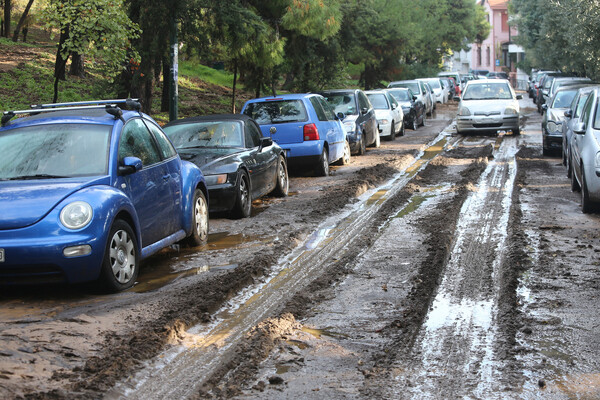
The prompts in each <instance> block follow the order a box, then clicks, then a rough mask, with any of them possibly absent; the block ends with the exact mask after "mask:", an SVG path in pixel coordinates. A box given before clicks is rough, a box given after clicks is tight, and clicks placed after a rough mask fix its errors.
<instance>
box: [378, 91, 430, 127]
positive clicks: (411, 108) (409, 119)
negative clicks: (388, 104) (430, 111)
mask: <svg viewBox="0 0 600 400" xmlns="http://www.w3.org/2000/svg"><path fill="white" fill-rule="evenodd" d="M387 91H388V92H389V93H391V94H392V96H394V98H395V99H396V101H397V102H398V103H399V104H400V106H401V107H402V113H403V114H404V126H407V127H409V128H410V129H412V130H413V131H416V130H417V127H419V126H423V125H425V106H424V105H423V102H422V101H420V100H419V99H418V98H417V96H416V95H415V94H414V93H413V92H412V90H410V89H407V88H393V89H387Z"/></svg>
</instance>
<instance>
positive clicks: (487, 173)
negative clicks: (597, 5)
mask: <svg viewBox="0 0 600 400" xmlns="http://www.w3.org/2000/svg"><path fill="white" fill-rule="evenodd" d="M533 106H534V105H533V103H531V101H530V100H528V99H525V100H523V101H522V114H523V130H522V134H521V135H520V136H513V135H511V134H504V133H500V134H499V135H489V136H476V137H462V136H458V135H456V134H455V131H454V128H453V125H452V119H453V117H454V114H455V112H456V105H450V106H442V107H439V108H438V111H437V113H436V114H435V115H434V116H433V118H431V119H429V120H427V122H426V126H425V127H423V128H420V129H419V130H417V131H411V130H406V135H405V136H404V137H399V138H397V139H396V140H395V141H392V142H385V141H384V142H382V145H381V147H380V148H377V149H375V148H371V149H369V151H368V152H367V154H366V155H365V156H362V157H353V159H352V163H351V164H350V165H349V166H346V167H336V168H333V172H332V175H331V176H329V177H326V178H313V177H309V176H298V175H295V176H292V178H291V186H290V191H291V193H290V196H289V197H287V198H285V199H276V198H265V199H263V200H261V201H256V202H255V203H254V204H253V216H252V217H251V218H248V219H244V220H230V219H227V218H223V217H222V216H219V215H215V216H212V217H213V218H211V221H210V222H211V227H210V231H211V235H210V238H209V243H208V244H207V245H206V246H204V247H203V248H196V249H185V248H177V247H174V248H171V249H168V250H165V251H163V252H161V253H159V254H158V255H156V256H154V257H152V258H150V259H149V260H147V262H145V263H144V264H143V267H142V270H141V272H140V277H139V282H138V284H137V285H136V286H135V287H134V288H133V289H132V290H130V291H128V292H125V293H121V294H118V295H110V296H107V295H102V294H100V293H97V292H96V291H95V289H94V287H93V286H89V285H83V286H75V287H73V286H67V287H64V286H61V287H56V286H54V287H33V288H8V289H7V288H3V289H2V294H1V295H0V339H1V343H2V344H1V347H0V396H1V397H2V398H110V399H117V398H134V399H137V398H144V399H162V398H261V399H262V398H273V399H276V398H277V399H278V398H301V397H302V398H306V397H308V398H334V399H338V398H339V399H342V398H403V399H404V398H406V399H448V398H486V399H488V398H493V399H496V398H498V399H513V398H525V399H536V398H541V397H543V398H551V399H571V398H578V399H588V398H589V399H592V398H600V365H599V364H600V361H598V360H600V354H599V353H600V343H599V342H600V339H599V335H597V334H596V332H597V329H599V326H600V317H599V316H598V314H597V312H596V309H597V304H598V297H599V293H600V291H599V290H600V283H599V282H600V280H599V279H598V278H599V275H600V273H599V272H598V269H599V268H598V266H599V264H600V258H599V257H598V252H599V251H600V246H599V243H598V241H599V240H600V233H599V229H598V228H599V227H600V215H598V214H591V215H590V214H586V215H584V214H582V213H581V210H580V207H579V195H578V194H577V193H572V192H571V191H570V187H569V181H568V179H567V178H566V173H565V169H564V167H563V166H562V165H561V164H560V158H559V155H557V156H556V157H542V151H541V133H540V130H539V129H540V128H539V127H540V121H541V118H540V116H539V115H538V114H537V113H536V112H535V110H534V108H533Z"/></svg>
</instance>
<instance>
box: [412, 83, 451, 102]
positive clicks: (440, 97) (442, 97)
mask: <svg viewBox="0 0 600 400" xmlns="http://www.w3.org/2000/svg"><path fill="white" fill-rule="evenodd" d="M418 80H419V81H421V82H427V83H428V84H429V86H431V88H432V89H433V93H434V94H435V101H436V102H437V103H442V104H444V103H447V102H448V94H449V88H448V87H446V86H444V84H443V83H442V81H441V79H440V78H422V79H418Z"/></svg>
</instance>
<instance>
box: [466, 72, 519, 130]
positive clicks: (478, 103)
mask: <svg viewBox="0 0 600 400" xmlns="http://www.w3.org/2000/svg"><path fill="white" fill-rule="evenodd" d="M521 98H522V96H521V95H515V91H514V90H513V88H512V86H510V83H509V82H508V81H507V80H506V79H478V80H474V81H469V82H468V83H467V86H466V87H465V91H464V93H463V95H462V98H461V100H460V103H459V104H458V116H457V118H456V131H457V132H458V133H469V132H482V131H496V132H497V131H507V130H511V131H512V132H513V134H515V135H518V134H519V133H520V130H519V112H520V109H519V101H518V100H520V99H521Z"/></svg>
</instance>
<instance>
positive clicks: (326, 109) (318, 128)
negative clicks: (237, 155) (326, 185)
mask: <svg viewBox="0 0 600 400" xmlns="http://www.w3.org/2000/svg"><path fill="white" fill-rule="evenodd" d="M242 114H246V115H248V116H250V117H251V118H253V119H254V120H255V121H256V122H257V123H258V124H259V125H260V129H261V131H262V133H263V136H267V137H271V138H272V139H273V141H274V142H275V143H277V144H278V145H279V146H281V148H282V149H284V150H285V152H286V157H287V161H288V165H289V166H290V167H292V166H298V167H300V168H309V169H312V170H314V171H315V173H316V174H317V175H318V176H327V175H329V164H332V163H334V162H340V163H344V162H345V160H349V159H348V158H347V156H348V155H349V154H350V144H349V143H348V141H347V139H346V130H345V128H344V125H342V120H343V119H344V118H345V117H346V116H345V115H344V114H343V113H339V114H335V113H334V112H333V109H332V108H331V106H330V105H329V103H327V101H326V100H325V99H324V98H323V96H321V95H319V94H314V93H313V94H311V93H308V94H285V95H281V96H276V97H261V98H258V99H253V100H248V101H247V102H246V104H244V107H243V108H242ZM375 144H376V145H377V146H378V145H379V135H377V138H376V143H375Z"/></svg>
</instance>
